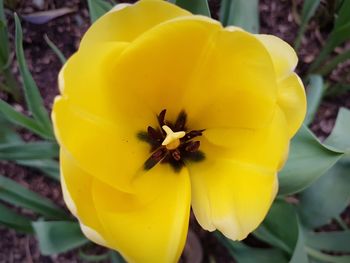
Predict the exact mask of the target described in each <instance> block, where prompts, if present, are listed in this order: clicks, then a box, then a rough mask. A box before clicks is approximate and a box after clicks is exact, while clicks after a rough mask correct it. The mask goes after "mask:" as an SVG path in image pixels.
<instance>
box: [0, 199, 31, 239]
mask: <svg viewBox="0 0 350 263" xmlns="http://www.w3.org/2000/svg"><path fill="white" fill-rule="evenodd" d="M0 224H2V225H4V226H6V227H8V228H13V229H14V230H16V231H18V232H23V233H32V232H33V229H32V225H31V221H30V220H29V219H28V218H26V217H24V216H21V215H19V214H17V213H15V212H13V211H12V210H10V209H9V208H7V207H6V206H4V205H2V204H0Z"/></svg>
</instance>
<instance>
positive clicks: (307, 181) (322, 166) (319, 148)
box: [279, 126, 344, 195]
mask: <svg viewBox="0 0 350 263" xmlns="http://www.w3.org/2000/svg"><path fill="white" fill-rule="evenodd" d="M343 154H344V152H343V151H341V150H338V149H334V148H331V147H328V146H326V145H323V144H322V143H320V142H319V140H318V139H317V138H316V137H315V135H314V134H313V133H312V132H311V131H310V130H309V129H308V128H307V127H306V126H302V127H301V129H300V130H299V131H298V133H297V134H296V136H295V137H294V138H293V140H292V142H291V146H290V152H289V158H288V160H287V163H286V165H285V166H284V168H283V170H282V171H281V172H280V173H279V183H280V187H279V194H280V195H287V194H293V193H297V192H300V191H302V190H303V189H305V188H307V187H308V186H310V185H311V184H312V183H313V182H314V181H316V180H317V179H318V178H320V177H321V176H322V175H323V174H324V173H325V172H326V171H327V170H328V169H329V168H331V167H332V166H333V165H334V164H335V163H336V162H337V161H338V160H339V159H340V158H341V157H342V156H343Z"/></svg>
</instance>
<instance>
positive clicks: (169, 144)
mask: <svg viewBox="0 0 350 263" xmlns="http://www.w3.org/2000/svg"><path fill="white" fill-rule="evenodd" d="M162 129H163V130H164V131H165V132H166V137H165V139H164V141H163V142H162V145H163V146H166V148H167V149H168V150H175V149H176V148H177V147H179V145H180V139H181V138H183V137H185V135H186V132H184V131H179V132H173V131H172V130H171V129H170V128H169V126H167V125H163V126H162Z"/></svg>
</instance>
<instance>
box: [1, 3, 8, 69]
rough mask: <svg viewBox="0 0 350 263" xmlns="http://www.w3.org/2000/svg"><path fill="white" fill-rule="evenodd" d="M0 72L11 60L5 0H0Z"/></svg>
mask: <svg viewBox="0 0 350 263" xmlns="http://www.w3.org/2000/svg"><path fill="white" fill-rule="evenodd" d="M0 43H1V45H0V72H1V70H2V69H3V68H5V67H6V66H7V64H8V61H9V56H10V49H9V38H8V32H7V22H6V17H5V12H4V0H0Z"/></svg>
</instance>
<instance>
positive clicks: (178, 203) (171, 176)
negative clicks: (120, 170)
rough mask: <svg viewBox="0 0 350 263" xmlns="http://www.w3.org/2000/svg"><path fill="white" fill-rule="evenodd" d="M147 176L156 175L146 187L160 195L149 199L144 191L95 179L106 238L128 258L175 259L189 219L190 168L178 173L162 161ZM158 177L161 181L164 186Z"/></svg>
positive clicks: (172, 260) (142, 260) (147, 259)
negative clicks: (135, 191) (130, 191)
mask: <svg viewBox="0 0 350 263" xmlns="http://www.w3.org/2000/svg"><path fill="white" fill-rule="evenodd" d="M144 176H145V177H150V178H152V177H155V178H152V179H153V184H150V185H148V186H147V187H146V188H147V191H148V194H151V195H154V194H153V193H152V192H154V191H155V192H157V195H155V196H154V198H153V199H152V200H148V201H145V199H144V198H143V196H144V195H141V196H139V195H131V194H126V193H123V192H120V191H118V190H117V189H115V188H113V187H111V186H109V185H107V184H104V183H102V182H101V181H99V180H95V181H94V183H93V196H94V205H95V207H96V209H97V213H98V216H99V218H100V220H101V223H102V224H103V226H104V229H105V232H106V239H107V242H108V243H109V244H111V245H112V247H113V248H114V249H116V250H118V251H119V252H121V254H122V255H123V256H124V257H125V258H126V259H127V260H128V262H176V260H178V259H179V257H180V254H181V252H182V249H183V246H184V243H185V239H186V233H187V229H188V221H189V211H190V198H191V197H190V182H189V177H188V172H187V169H186V168H183V169H182V170H181V171H180V172H179V173H175V172H174V171H173V170H172V168H171V167H170V166H169V165H162V164H160V165H157V166H156V167H154V168H152V169H151V170H150V171H148V172H147V173H145V174H144ZM156 178H158V179H159V181H161V187H160V185H159V184H160V183H159V181H158V182H157V181H155V180H154V179H156ZM154 184H155V185H154ZM143 188H144V191H145V186H143Z"/></svg>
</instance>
